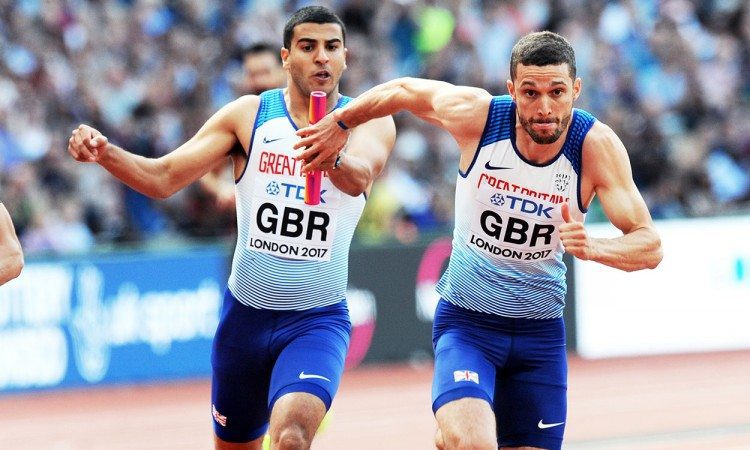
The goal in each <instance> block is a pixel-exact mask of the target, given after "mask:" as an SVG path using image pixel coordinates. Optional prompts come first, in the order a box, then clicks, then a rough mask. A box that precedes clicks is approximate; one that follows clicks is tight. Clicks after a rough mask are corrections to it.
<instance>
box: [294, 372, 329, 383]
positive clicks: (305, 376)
mask: <svg viewBox="0 0 750 450" xmlns="http://www.w3.org/2000/svg"><path fill="white" fill-rule="evenodd" d="M308 378H317V379H319V380H326V381H327V382H329V383H330V382H331V380H329V379H328V378H326V377H324V376H323V375H314V374H312V373H305V371H304V370H303V371H302V372H300V373H299V379H300V380H306V379H308Z"/></svg>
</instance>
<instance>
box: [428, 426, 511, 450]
mask: <svg viewBox="0 0 750 450" xmlns="http://www.w3.org/2000/svg"><path fill="white" fill-rule="evenodd" d="M438 433H439V434H438V435H437V436H435V445H437V447H438V448H439V449H440V450H497V442H496V441H495V440H494V439H490V438H489V437H488V436H483V435H482V434H478V433H472V432H471V431H467V432H465V433H454V432H450V431H445V432H444V431H439V432H438ZM438 439H439V440H440V441H442V446H441V445H440V444H438V442H439V441H438Z"/></svg>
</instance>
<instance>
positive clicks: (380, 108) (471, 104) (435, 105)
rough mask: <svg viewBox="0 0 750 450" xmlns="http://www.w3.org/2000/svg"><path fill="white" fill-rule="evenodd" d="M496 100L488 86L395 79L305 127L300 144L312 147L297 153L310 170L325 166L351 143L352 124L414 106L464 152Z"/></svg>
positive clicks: (304, 146) (409, 110)
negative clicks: (450, 135)
mask: <svg viewBox="0 0 750 450" xmlns="http://www.w3.org/2000/svg"><path fill="white" fill-rule="evenodd" d="M491 99H492V96H491V95H490V94H489V93H488V92H487V91H485V90H483V89H479V88H474V87H467V86H454V85H452V84H450V83H446V82H443V81H435V80H428V79H421V78H399V79H396V80H392V81H389V82H387V83H383V84H380V85H378V86H375V87H373V88H371V89H370V90H368V91H367V92H365V93H363V94H362V95H360V96H359V97H357V98H356V99H354V100H353V101H352V102H351V103H349V104H348V105H346V107H345V108H342V109H339V110H336V111H334V112H333V113H332V114H329V115H327V116H326V117H325V118H324V119H323V120H321V121H319V122H318V123H316V124H315V125H312V126H309V127H306V128H303V129H301V130H299V131H298V132H297V135H299V136H301V137H302V139H301V140H300V141H299V142H298V143H297V144H296V145H295V148H297V149H299V148H306V149H305V150H304V151H303V152H302V153H301V154H300V155H299V156H298V157H297V158H298V159H301V160H304V161H306V162H307V164H306V165H305V166H304V167H303V170H305V171H309V170H315V169H317V168H319V167H321V166H323V167H325V166H324V162H325V161H328V160H329V158H331V156H332V155H334V154H336V153H338V152H339V151H340V150H341V149H342V148H343V147H344V145H345V144H346V140H347V138H348V134H349V133H350V132H351V130H349V129H354V128H355V127H358V126H360V125H362V124H364V123H366V122H368V121H370V120H372V119H374V118H377V117H384V116H389V115H393V114H395V113H397V112H399V111H408V112H410V113H412V114H414V115H415V116H417V117H419V118H420V119H422V120H424V121H426V122H429V123H431V124H433V125H436V126H438V127H440V128H442V129H444V130H446V131H448V132H449V133H451V134H452V135H453V137H454V139H456V141H457V142H458V144H459V146H460V147H461V149H462V151H463V149H464V148H468V147H470V146H471V145H475V144H476V142H477V141H478V140H479V138H480V137H481V135H482V131H483V130H484V124H485V121H486V118H487V111H488V106H489V103H490V100H491ZM345 128H346V129H345Z"/></svg>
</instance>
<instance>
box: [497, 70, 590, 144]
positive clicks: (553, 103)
mask: <svg viewBox="0 0 750 450" xmlns="http://www.w3.org/2000/svg"><path fill="white" fill-rule="evenodd" d="M507 84H508V92H510V95H511V96H512V97H513V100H514V101H515V102H516V112H517V114H518V121H519V123H520V124H521V126H522V127H523V129H524V130H525V131H526V132H527V133H528V134H529V136H530V137H531V139H532V140H533V141H534V142H536V143H537V144H553V143H555V142H557V140H558V139H559V138H560V136H561V135H562V134H563V133H564V132H565V130H566V129H567V127H568V124H569V123H570V116H571V114H572V113H573V101H574V100H575V99H577V98H578V95H579V94H580V92H581V79H580V78H576V79H575V80H573V79H572V78H571V77H570V71H569V67H568V64H559V65H556V66H525V65H523V64H518V66H517V67H516V79H515V80H508V83H507Z"/></svg>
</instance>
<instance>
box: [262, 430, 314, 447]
mask: <svg viewBox="0 0 750 450" xmlns="http://www.w3.org/2000/svg"><path fill="white" fill-rule="evenodd" d="M275 434H276V436H273V435H272V436H271V441H272V442H273V443H274V445H272V448H273V449H275V450H308V449H309V448H310V445H311V444H312V438H313V437H312V436H309V435H308V433H307V432H306V431H305V428H304V427H303V426H301V425H299V424H291V425H287V426H284V427H281V428H280V429H279V430H278V431H277V432H276V433H275Z"/></svg>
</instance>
